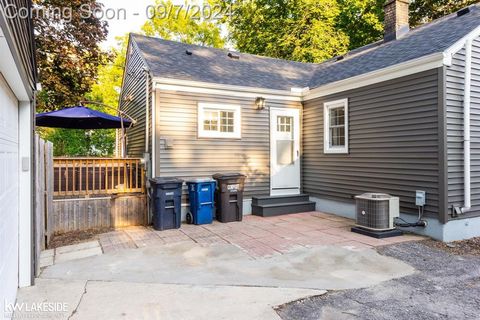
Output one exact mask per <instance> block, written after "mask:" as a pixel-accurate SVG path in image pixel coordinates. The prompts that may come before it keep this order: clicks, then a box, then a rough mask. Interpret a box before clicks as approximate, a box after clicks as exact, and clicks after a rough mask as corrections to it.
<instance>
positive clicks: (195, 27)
mask: <svg viewBox="0 0 480 320" xmlns="http://www.w3.org/2000/svg"><path fill="white" fill-rule="evenodd" d="M155 8H156V9H155V11H154V15H153V18H152V19H149V20H148V21H147V22H146V23H145V24H144V25H143V27H142V30H143V32H144V33H145V35H147V36H159V37H160V38H162V39H166V40H174V41H180V42H184V43H189V44H197V45H203V46H209V47H215V48H223V47H224V45H225V40H224V39H223V37H222V34H221V29H220V26H219V25H218V24H217V22H216V21H214V20H206V19H197V18H196V16H195V17H194V16H193V15H195V11H194V10H186V9H185V6H184V7H182V8H180V7H175V6H174V4H173V3H172V2H171V1H170V0H167V1H165V0H156V2H155ZM162 9H164V10H166V12H167V13H165V11H164V10H162Z"/></svg>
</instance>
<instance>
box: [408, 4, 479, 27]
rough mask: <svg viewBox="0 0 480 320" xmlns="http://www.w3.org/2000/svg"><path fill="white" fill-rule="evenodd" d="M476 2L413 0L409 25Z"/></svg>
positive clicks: (433, 18)
mask: <svg viewBox="0 0 480 320" xmlns="http://www.w3.org/2000/svg"><path fill="white" fill-rule="evenodd" d="M477 2H478V0H413V1H412V2H410V26H411V27H416V26H418V25H421V24H423V23H426V22H430V21H432V20H435V19H438V18H441V17H443V16H446V15H448V14H450V13H453V12H456V11H458V10H460V9H462V8H464V7H466V6H469V5H471V4H475V3H477Z"/></svg>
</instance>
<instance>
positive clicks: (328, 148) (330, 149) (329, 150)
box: [323, 99, 348, 154]
mask: <svg viewBox="0 0 480 320" xmlns="http://www.w3.org/2000/svg"><path fill="white" fill-rule="evenodd" d="M337 108H343V109H344V131H345V132H344V139H345V141H344V144H343V145H337V146H334V145H332V144H331V138H332V137H331V131H330V129H331V128H332V124H331V123H330V119H331V117H330V113H331V111H332V110H334V109H337ZM323 120H324V128H323V152H324V153H326V154H348V99H341V100H335V101H329V102H325V103H324V105H323Z"/></svg>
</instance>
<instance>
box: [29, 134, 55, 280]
mask: <svg viewBox="0 0 480 320" xmlns="http://www.w3.org/2000/svg"><path fill="white" fill-rule="evenodd" d="M34 150H35V153H34V159H35V162H34V163H35V219H34V220H35V232H34V234H35V242H34V248H35V250H34V251H35V259H34V261H35V272H36V275H38V274H39V272H40V265H39V261H40V252H41V251H42V250H45V249H46V248H47V246H48V244H49V242H50V239H51V238H52V236H53V233H54V228H55V226H54V225H55V223H54V214H53V145H52V143H51V142H46V141H44V140H42V139H40V137H39V136H38V135H35V145H34Z"/></svg>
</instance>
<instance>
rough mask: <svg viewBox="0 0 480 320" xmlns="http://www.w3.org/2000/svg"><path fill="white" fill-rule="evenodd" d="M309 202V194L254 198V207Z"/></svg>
mask: <svg viewBox="0 0 480 320" xmlns="http://www.w3.org/2000/svg"><path fill="white" fill-rule="evenodd" d="M309 200H310V197H309V195H308V194H296V195H287V196H264V197H252V205H255V206H263V205H269V204H280V203H288V202H305V201H309Z"/></svg>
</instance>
